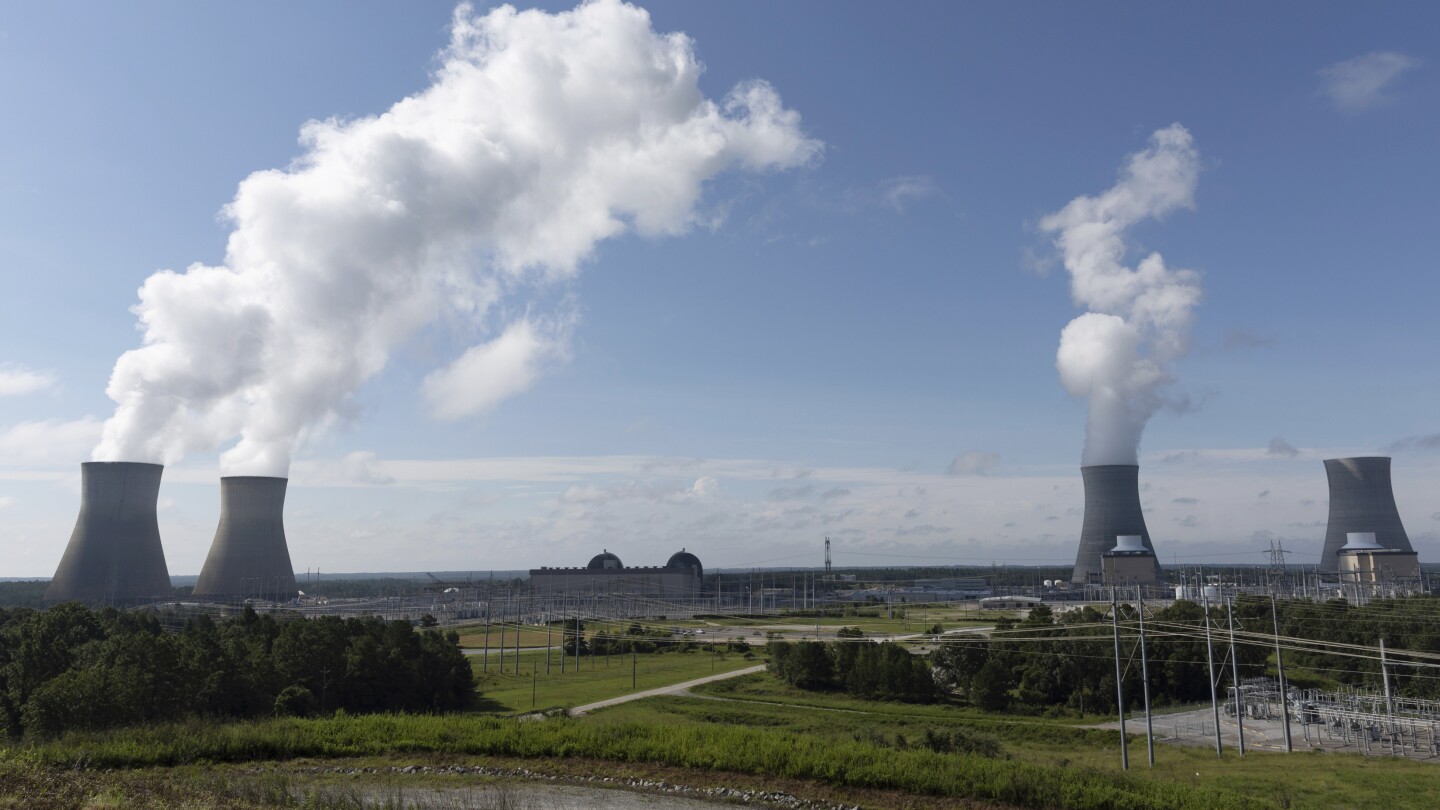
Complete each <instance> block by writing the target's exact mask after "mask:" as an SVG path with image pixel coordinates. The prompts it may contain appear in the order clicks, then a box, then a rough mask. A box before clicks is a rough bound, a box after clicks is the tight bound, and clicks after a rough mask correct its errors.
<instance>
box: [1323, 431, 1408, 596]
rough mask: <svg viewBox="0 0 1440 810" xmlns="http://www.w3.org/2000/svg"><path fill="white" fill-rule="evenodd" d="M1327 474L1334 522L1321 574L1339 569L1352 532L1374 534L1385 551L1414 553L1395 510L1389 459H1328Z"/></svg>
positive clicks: (1328, 531) (1327, 535) (1329, 528)
mask: <svg viewBox="0 0 1440 810" xmlns="http://www.w3.org/2000/svg"><path fill="white" fill-rule="evenodd" d="M1325 475H1326V477H1327V478H1329V479H1330V521H1329V523H1328V524H1327V525H1326V528H1325V548H1324V550H1323V551H1322V552H1321V554H1320V570H1321V571H1335V570H1337V569H1338V566H1339V562H1338V557H1337V556H1336V555H1337V554H1339V552H1340V549H1341V548H1343V547H1344V546H1345V535H1347V534H1350V533H1352V532H1373V533H1374V535H1375V542H1377V543H1379V544H1380V545H1381V546H1382V547H1384V548H1388V549H1395V550H1397V551H1414V549H1413V548H1411V546H1410V538H1409V536H1408V535H1406V534H1405V526H1404V525H1402V524H1401V523H1400V511H1399V510H1398V509H1396V508H1395V493H1394V491H1393V490H1392V489H1391V488H1390V459H1389V458H1388V457H1386V456H1361V457H1359V458H1327V459H1325Z"/></svg>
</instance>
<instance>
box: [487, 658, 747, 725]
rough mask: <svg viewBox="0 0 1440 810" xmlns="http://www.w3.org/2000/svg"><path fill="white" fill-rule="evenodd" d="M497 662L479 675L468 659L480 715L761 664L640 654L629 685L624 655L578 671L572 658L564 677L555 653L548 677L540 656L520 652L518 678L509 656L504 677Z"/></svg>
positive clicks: (583, 664)
mask: <svg viewBox="0 0 1440 810" xmlns="http://www.w3.org/2000/svg"><path fill="white" fill-rule="evenodd" d="M498 663H499V659H498V657H494V656H492V658H491V661H490V671H489V672H488V673H485V672H483V671H482V665H481V662H480V661H479V660H475V659H472V660H471V667H472V668H473V669H474V670H475V677H476V679H477V680H478V681H479V684H480V692H481V695H482V700H481V706H480V708H481V711H484V712H492V713H517V712H529V711H532V710H546V709H553V708H560V707H565V708H569V707H573V706H580V705H584V704H586V703H594V702H596V701H601V700H608V699H609V698H613V697H620V696H621V695H628V694H630V693H631V692H637V691H638V692H643V691H645V690H646V689H656V688H658V687H661V686H669V685H671V684H676V683H682V682H684V681H689V680H694V679H696V678H703V677H705V676H707V675H712V674H716V673H720V672H733V671H734V670H737V669H744V668H745V667H750V666H755V665H756V664H759V663H763V662H762V660H760V659H751V660H746V659H745V657H744V656H742V655H739V654H737V653H726V654H725V655H724V656H723V657H722V656H712V655H711V654H710V653H708V652H705V651H703V650H695V651H693V652H665V653H649V654H641V655H638V656H636V657H635V661H634V686H633V687H632V685H631V669H632V663H631V657H630V656H623V657H622V656H619V655H615V656H611V657H610V658H609V659H608V664H607V659H606V657H605V656H603V655H599V656H581V657H580V668H579V670H578V671H577V670H576V669H575V659H574V658H573V657H572V658H570V659H569V660H568V663H567V664H566V671H565V673H564V674H561V672H560V654H559V651H558V650H557V651H555V652H553V653H551V663H550V674H549V675H546V674H545V653H544V652H522V653H521V654H520V674H519V675H516V674H515V670H514V665H515V658H514V656H513V655H507V656H505V664H506V668H505V674H503V675H502V674H500V673H499V672H498ZM532 689H533V691H534V697H533V700H532V696H531V692H532Z"/></svg>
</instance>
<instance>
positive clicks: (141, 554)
mask: <svg viewBox="0 0 1440 810" xmlns="http://www.w3.org/2000/svg"><path fill="white" fill-rule="evenodd" d="M164 470H165V468H164V467H163V466H162V465H159V464H141V463H137V462H129V461H87V462H85V463H84V464H81V465H80V514H79V516H78V517H77V518H76V519H75V530H74V531H73V532H71V534H70V542H69V544H68V545H66V546H65V554H64V556H62V557H61V558H60V566H59V567H58V568H56V569H55V577H54V578H53V579H51V580H50V587H49V588H47V589H46V590H45V600H46V601H47V602H52V603H54V602H68V601H71V600H76V601H80V602H86V603H89V604H92V605H112V604H117V605H118V604H133V603H135V602H141V601H146V600H150V599H156V598H168V597H169V596H170V595H171V589H170V572H169V570H168V569H167V568H166V567H165V551H164V549H163V548H162V547H161V545H160V523H159V520H158V518H157V517H156V514H155V507H156V503H157V502H158V501H159V498H160V476H161V474H162V473H163V472H164Z"/></svg>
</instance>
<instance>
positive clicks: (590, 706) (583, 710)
mask: <svg viewBox="0 0 1440 810" xmlns="http://www.w3.org/2000/svg"><path fill="white" fill-rule="evenodd" d="M764 671H765V665H764V664H760V665H758V666H753V667H746V668H745V669H737V670H735V671H734V672H722V673H720V674H719V675H707V676H706V677H704V678H696V679H695V680H693V681H685V682H683V683H672V684H670V685H669V686H662V687H660V688H658V689H646V690H645V691H643V692H635V693H634V694H629V695H621V696H620V697H616V698H610V699H609V700H602V701H599V702H598V703H587V704H585V705H584V706H576V707H575V708H573V709H571V710H570V715H571V716H572V717H578V716H580V715H582V714H587V713H589V712H592V711H594V710H596V709H603V708H605V707H606V706H614V705H616V704H618V703H625V702H627V701H631V700H639V699H640V698H647V697H654V696H656V695H670V694H674V693H676V692H683V691H685V690H686V689H689V688H690V687H692V686H699V685H700V684H702V683H710V682H712V681H723V680H725V679H726V678H738V677H740V676H741V675H750V674H752V673H755V672H764Z"/></svg>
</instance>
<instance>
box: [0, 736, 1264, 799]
mask: <svg viewBox="0 0 1440 810" xmlns="http://www.w3.org/2000/svg"><path fill="white" fill-rule="evenodd" d="M417 754H421V755H436V754H458V755H480V756H502V757H522V758H547V757H583V758H588V759H596V760H607V761H611V762H617V763H654V764H659V765H668V766H676V767H683V768H694V769H701V770H705V771H733V772H738V773H747V774H756V775H763V776H771V777H781V778H786V779H802V780H815V781H820V782H824V783H827V784H831V785H837V786H844V787H852V788H865V789H871V788H874V789H887V790H900V791H905V792H908V793H912V794H915V795H918V796H933V797H969V798H975V799H981V800H985V801H991V802H999V803H1002V804H1009V805H1018V806H1022V807H1045V808H1077V810H1078V809H1082V808H1083V809H1086V810H1089V809H1092V808H1093V809H1094V810H1098V809H1099V808H1113V810H1141V809H1142V808H1144V809H1146V810H1151V809H1154V810H1164V809H1165V808H1175V809H1176V810H1190V809H1191V808H1194V810H1202V808H1203V809H1205V810H1209V809H1210V808H1217V809H1220V810H1223V809H1224V808H1237V809H1238V808H1269V807H1275V806H1276V805H1275V804H1274V803H1272V802H1268V801H1264V800H1257V799H1254V798H1252V797H1249V796H1246V795H1244V794H1240V793H1232V792H1229V791H1224V790H1215V789H1208V788H1203V787H1202V788H1194V787H1191V786H1188V785H1172V784H1163V783H1159V782H1155V781H1153V780H1148V779H1140V778H1136V777H1134V776H1131V775H1120V774H1113V773H1106V772H1104V771H1101V770H1097V769H1091V768H1077V767H1063V768H1062V767H1053V766H1040V765H1033V764H1029V763H1024V762H1014V761H1007V760H999V759H995V758H990V757H984V756H978V755H972V754H939V753H935V752H931V751H924V750H915V749H908V750H896V749H893V748H890V747H888V746H885V745H880V744H877V743H875V742H872V741H868V740H846V741H835V740H831V739H826V738H822V737H818V736H815V735H807V734H800V733H796V732H793V731H788V730H784V729H779V728H754V727H746V726H739V725H730V724H723V723H714V722H706V723H698V722H683V723H677V722H667V723H657V722H644V723H636V722H619V721H613V720H599V719H565V718H555V719H551V720H547V721H545V722H516V721H514V720H507V719H502V718H495V717H482V716H475V715H450V716H419V715H368V716H364V717H338V718H326V719H319V720H299V719H285V720H270V721H264V722H254V723H235V724H228V725H219V724H207V723H200V722H196V723H190V724H185V725H179V726H176V725H157V726H151V727H146V728H140V729H130V730H122V731H114V732H107V733H97V734H69V735H66V736H65V737H64V738H62V739H60V740H58V741H55V742H50V743H44V744H38V745H33V746H30V747H27V748H23V749H19V750H10V751H4V752H0V769H6V768H12V767H14V768H26V767H29V768H34V767H41V768H46V769H64V768H73V767H76V766H80V767H83V768H85V769H87V770H97V769H106V768H145V767H168V766H175V765H185V764H205V763H216V762H254V761H263V760H279V759H294V758H299V757H355V756H380V755H406V756H413V755H417Z"/></svg>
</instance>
